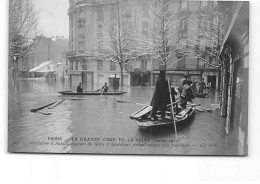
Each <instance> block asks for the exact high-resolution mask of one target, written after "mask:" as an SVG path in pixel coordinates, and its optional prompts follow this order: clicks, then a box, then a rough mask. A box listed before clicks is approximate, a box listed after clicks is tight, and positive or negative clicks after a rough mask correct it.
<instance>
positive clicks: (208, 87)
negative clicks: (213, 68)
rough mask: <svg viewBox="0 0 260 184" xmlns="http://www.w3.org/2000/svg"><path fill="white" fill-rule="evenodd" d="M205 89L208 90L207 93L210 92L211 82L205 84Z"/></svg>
mask: <svg viewBox="0 0 260 184" xmlns="http://www.w3.org/2000/svg"><path fill="white" fill-rule="evenodd" d="M206 89H207V90H208V92H210V91H211V82H209V83H208V84H207V86H206Z"/></svg>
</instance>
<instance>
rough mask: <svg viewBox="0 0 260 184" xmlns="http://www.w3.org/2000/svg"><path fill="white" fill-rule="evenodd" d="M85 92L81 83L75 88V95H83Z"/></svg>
mask: <svg viewBox="0 0 260 184" xmlns="http://www.w3.org/2000/svg"><path fill="white" fill-rule="evenodd" d="M84 92H85V90H84V89H83V88H82V85H81V82H80V83H79V85H78V87H77V93H84Z"/></svg>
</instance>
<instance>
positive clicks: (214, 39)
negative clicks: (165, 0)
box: [176, 1, 225, 67]
mask: <svg viewBox="0 0 260 184" xmlns="http://www.w3.org/2000/svg"><path fill="white" fill-rule="evenodd" d="M204 4H205V5H203V4H202V6H201V8H200V9H199V10H198V11H196V12H195V13H194V14H193V15H192V16H190V17H189V22H188V23H189V32H190V34H188V35H187V36H186V37H184V39H182V40H181V41H180V42H178V44H177V45H176V50H177V52H178V53H180V54H182V55H183V56H184V57H185V56H187V55H190V56H192V57H193V58H195V59H196V60H197V61H198V62H199V61H200V62H202V63H205V64H208V65H210V66H213V67H219V65H218V63H219V62H215V63H214V64H212V63H211V61H212V60H213V59H214V60H217V59H218V56H219V54H220V47H221V44H222V40H223V38H224V34H225V32H224V31H225V29H224V26H225V21H224V16H223V14H222V12H221V8H220V6H219V5H218V4H217V2H214V1H212V2H210V1H205V2H204ZM206 57H207V58H209V59H206Z"/></svg>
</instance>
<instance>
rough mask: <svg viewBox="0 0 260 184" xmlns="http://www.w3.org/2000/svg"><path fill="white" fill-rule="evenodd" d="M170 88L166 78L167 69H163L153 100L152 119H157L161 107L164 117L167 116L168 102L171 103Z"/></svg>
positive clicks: (157, 81)
mask: <svg viewBox="0 0 260 184" xmlns="http://www.w3.org/2000/svg"><path fill="white" fill-rule="evenodd" d="M167 97H169V88H168V83H167V81H166V78H165V71H164V70H161V71H160V74H159V77H158V78H157V80H156V83H155V91H154V94H153V98H152V101H151V106H153V109H152V112H151V115H150V118H151V120H156V119H157V117H156V113H157V111H158V110H159V109H160V110H161V117H162V119H163V118H164V117H165V110H166V107H167V104H168V103H169V98H167Z"/></svg>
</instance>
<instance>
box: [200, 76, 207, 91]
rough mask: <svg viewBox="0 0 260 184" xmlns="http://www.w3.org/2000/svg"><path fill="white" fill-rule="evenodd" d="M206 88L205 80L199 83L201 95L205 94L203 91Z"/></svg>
mask: <svg viewBox="0 0 260 184" xmlns="http://www.w3.org/2000/svg"><path fill="white" fill-rule="evenodd" d="M205 86H206V83H205V82H204V78H202V80H201V81H200V82H199V93H203V90H204V88H205Z"/></svg>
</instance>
